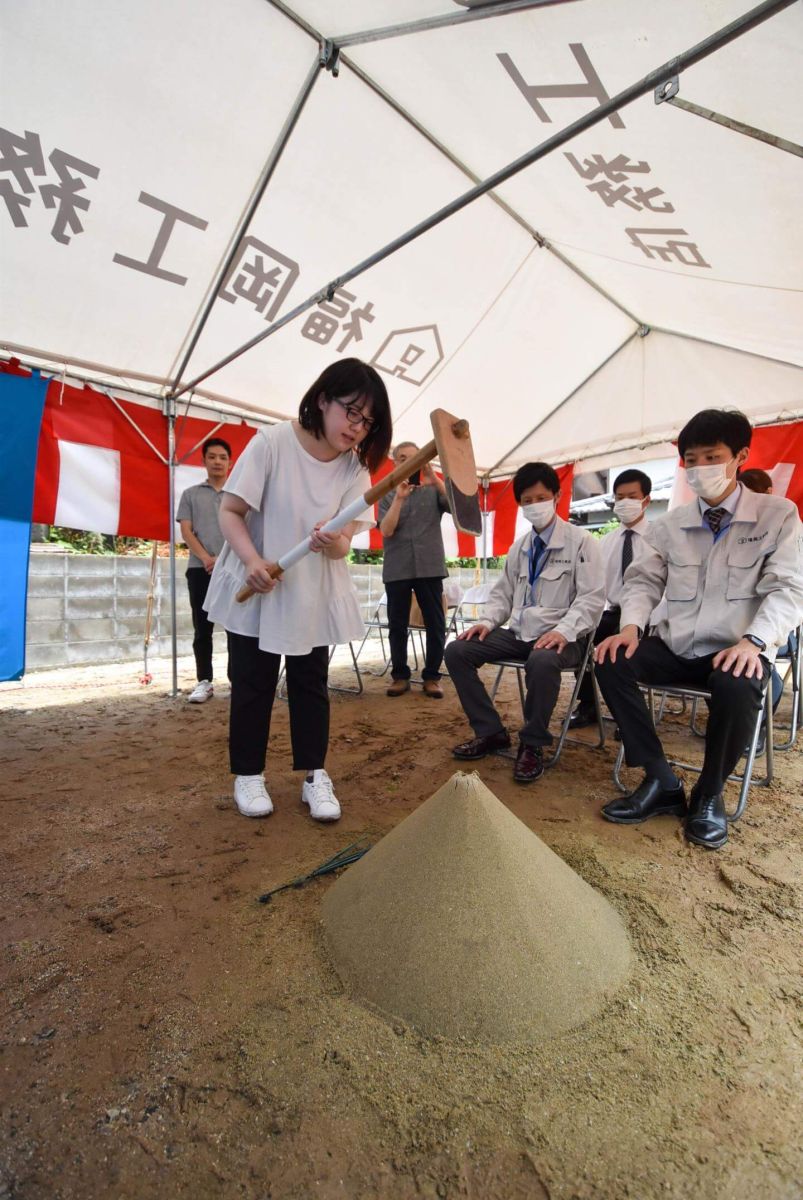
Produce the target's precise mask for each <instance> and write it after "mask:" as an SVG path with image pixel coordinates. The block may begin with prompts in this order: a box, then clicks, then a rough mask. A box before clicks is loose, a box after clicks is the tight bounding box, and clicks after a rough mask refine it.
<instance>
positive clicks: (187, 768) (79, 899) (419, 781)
mask: <svg viewBox="0 0 803 1200" xmlns="http://www.w3.org/2000/svg"><path fill="white" fill-rule="evenodd" d="M188 667H189V664H188V663H187V662H186V661H183V662H182V675H181V684H182V686H183V687H185V688H187V687H189V686H190V685H191V682H192V680H191V676H190V673H189V670H188ZM220 674H221V675H222V674H223V672H220ZM137 675H138V671H137V670H136V669H135V667H133V666H131V665H126V666H119V667H115V668H103V669H96V670H92V671H89V670H86V671H69V672H67V671H59V672H53V673H51V674H39V675H33V676H30V677H29V678H28V679H27V680H26V681H25V683H24V685H4V686H3V687H2V688H0V721H2V750H1V751H0V757H1V758H2V768H3V769H2V783H0V795H1V796H2V800H3V807H2V813H3V843H2V852H3V860H4V865H3V869H2V874H1V876H0V897H1V899H2V906H1V907H0V920H1V921H2V930H3V940H2V944H3V949H2V967H1V968H0V978H1V979H2V995H3V1000H2V1013H3V1016H2V1028H1V1030H0V1038H1V1041H0V1048H1V1050H2V1053H1V1055H0V1079H1V1080H2V1122H1V1123H0V1197H2V1200H11V1198H12V1197H17V1198H20V1200H21V1198H25V1200H44V1198H47V1200H55V1198H59V1197H63V1198H65V1200H66V1198H70V1200H72V1198H76V1200H77V1198H79V1197H80V1198H81V1200H90V1198H96V1197H98V1198H99V1197H104V1198H105V1197H110V1198H111V1197H114V1198H115V1200H129V1198H137V1200H139V1198H143V1200H149V1198H151V1197H171V1198H172V1197H193V1198H194V1200H197V1198H205V1197H216V1198H217V1197H222V1198H224V1200H229V1198H234V1197H248V1198H253V1200H267V1198H268V1197H270V1198H273V1200H285V1198H287V1200H291V1198H292V1200H295V1198H298V1200H307V1198H312V1197H324V1198H330V1197H331V1198H336V1197H359V1198H360V1200H362V1198H363V1197H364V1198H367V1200H374V1198H379V1197H382V1198H383V1200H407V1198H410V1200H412V1198H414V1197H431V1198H435V1197H474V1198H476V1200H519V1198H521V1200H610V1198H615V1200H618V1198H619V1197H630V1198H634V1200H654V1198H658V1197H660V1198H662V1200H663V1198H664V1197H694V1198H695V1200H713V1198H715V1197H716V1198H722V1200H726V1198H727V1200H741V1198H744V1200H755V1198H760V1200H786V1198H789V1200H791V1198H792V1197H797V1196H799V1195H800V1190H801V1177H802V1176H803V1162H802V1161H801V1153H800V1149H799V1144H798V1142H797V1134H799V1130H800V1128H801V1127H803V1121H801V1111H800V1105H799V1102H798V1097H797V1094H796V1077H797V1078H798V1079H799V1070H800V1046H801V1025H800V998H801V982H800V974H799V962H800V907H799V906H800V897H801V865H800V864H801V859H800V854H799V839H800V817H801V807H802V805H801V791H802V790H803V788H802V787H801V785H802V784H803V753H802V752H801V749H800V745H801V742H803V739H801V740H800V741H799V744H798V748H797V749H796V750H794V751H792V752H789V753H786V754H784V755H779V756H778V759H777V781H776V783H775V784H774V785H773V786H772V787H771V788H769V789H761V788H759V789H757V790H755V791H754V792H753V794H752V798H751V800H750V803H749V806H748V809H747V812H746V814H745V817H744V818H743V820H742V821H741V822H740V823H739V824H738V825H737V826H736V827H734V828H733V831H732V834H731V838H730V841H729V843H728V845H727V846H726V847H725V849H724V850H723V851H721V852H719V853H713V854H711V853H707V852H705V851H703V850H700V849H696V848H691V847H690V846H688V845H687V844H686V843H685V842H684V841H683V839H682V836H681V835H680V832H679V825H678V823H677V822H676V821H674V820H672V819H670V818H659V819H657V820H655V821H652V822H650V823H648V824H647V825H644V826H641V827H638V828H623V827H619V826H613V825H609V824H607V823H605V822H604V821H602V820H601V819H600V818H599V815H598V810H599V807H600V804H601V803H602V802H604V800H605V799H606V798H609V797H610V796H611V794H612V785H611V779H610V769H611V763H612V761H613V754H614V750H613V748H610V749H609V748H606V749H605V750H604V751H592V750H590V749H584V748H576V747H570V748H569V749H567V751H566V753H565V757H564V759H563V761H562V763H561V764H560V765H559V767H558V768H557V769H556V770H554V771H552V772H548V773H547V775H546V777H545V778H544V779H542V780H541V781H540V782H539V783H538V784H536V785H535V786H532V787H529V788H522V787H519V786H517V785H516V784H514V783H513V781H512V779H511V764H510V762H509V761H507V760H505V759H502V758H494V759H490V760H485V761H484V762H483V763H481V764H480V765H479V771H480V774H481V777H482V778H483V780H484V781H485V782H486V784H487V785H488V786H489V787H490V788H491V790H492V791H493V792H494V793H495V794H496V795H497V796H498V797H499V799H500V800H501V801H502V802H503V803H505V804H506V805H508V806H509V807H510V809H511V810H512V811H513V812H514V813H515V814H516V815H517V816H518V817H520V818H521V819H522V820H523V821H524V822H525V823H526V824H527V825H528V826H529V827H530V828H531V829H533V830H534V831H535V832H536V833H537V834H538V835H539V836H540V837H542V838H543V839H544V841H546V842H547V844H548V845H549V846H550V847H552V848H553V849H554V850H555V851H556V852H557V853H558V854H560V855H561V856H562V857H563V858H564V859H565V860H566V861H567V862H568V863H569V864H570V865H571V866H572V867H573V868H574V869H575V870H576V871H577V872H578V873H579V874H580V875H581V876H582V877H583V878H584V879H586V880H587V881H588V882H589V883H591V884H592V885H593V886H594V887H596V888H598V889H599V890H600V891H602V892H603V893H604V894H605V895H606V896H607V897H608V898H609V900H610V901H611V902H612V903H613V904H614V905H615V906H616V908H617V909H618V910H619V912H620V913H621V914H622V916H623V917H624V919H625V921H626V924H627V926H628V929H629V931H630V935H631V938H632V941H633V945H634V948H635V951H636V954H635V958H636V968H635V971H634V974H633V975H632V977H631V979H630V981H629V983H628V984H627V986H626V987H625V989H624V991H623V992H622V993H621V994H620V995H619V997H618V998H617V999H616V1000H615V1001H614V1003H613V1004H612V1005H611V1006H609V1007H608V1008H607V1009H606V1011H605V1012H603V1013H602V1014H600V1015H599V1016H598V1017H597V1018H595V1019H594V1020H592V1021H591V1022H589V1023H588V1024H586V1025H585V1026H583V1027H582V1028H581V1029H579V1030H575V1031H573V1032H571V1033H569V1034H566V1035H564V1036H561V1037H558V1038H555V1039H553V1040H550V1041H546V1042H544V1043H543V1044H540V1045H534V1046H532V1045H530V1046H505V1047H489V1046H482V1045H477V1044H474V1043H472V1042H470V1041H466V1040H464V1041H460V1040H458V1041H447V1040H444V1039H439V1038H427V1037H423V1036H422V1035H421V1034H419V1033H418V1032H416V1030H415V1029H413V1028H410V1027H408V1026H406V1025H405V1024H404V1023H402V1022H399V1021H398V1020H388V1019H386V1018H385V1017H383V1016H381V1015H379V1014H377V1013H374V1012H370V1011H368V1010H366V1009H365V1008H363V1007H361V1006H360V1005H359V1004H357V1003H355V1002H354V1001H352V1000H351V999H350V998H349V997H348V996H347V995H345V994H344V992H343V989H342V987H341V985H340V983H339V981H338V979H337V977H336V975H335V974H334V972H333V970H332V968H331V966H330V965H329V963H328V962H327V960H326V957H325V955H324V952H323V949H322V943H321V937H320V926H319V912H320V903H321V898H322V896H323V895H324V894H325V890H326V889H327V888H328V887H330V886H331V883H332V879H331V877H329V878H328V879H324V880H318V881H316V882H314V883H312V884H310V885H308V886H307V887H306V888H304V889H302V890H291V891H287V892H284V893H282V894H281V895H280V896H277V897H276V898H275V899H274V900H273V901H272V902H271V903H270V904H269V905H266V906H263V905H259V904H258V903H257V896H258V895H259V894H260V893H261V892H263V891H265V890H266V889H267V888H270V887H274V886H276V885H278V884H280V883H283V882H285V881H287V880H289V879H290V878H292V877H293V876H295V875H297V874H299V873H301V872H303V871H307V870H309V869H311V868H312V867H314V866H316V865H318V864H319V863H321V862H323V861H324V860H325V859H327V858H329V857H330V856H331V855H332V854H334V853H335V852H336V851H338V850H340V849H341V848H343V847H344V846H346V845H347V844H349V843H351V842H353V841H354V840H355V839H357V838H358V837H361V836H363V835H367V837H368V838H369V839H370V840H371V841H375V840H377V839H378V838H380V837H381V836H382V835H383V834H384V833H385V832H386V831H387V830H389V829H390V828H392V827H393V826H394V825H395V824H396V823H397V822H399V821H400V820H402V819H403V818H404V817H405V816H406V815H407V814H408V813H409V812H411V811H412V810H413V809H414V808H415V807H416V806H417V805H418V804H420V803H421V802H422V801H423V800H424V799H426V798H427V797H428V796H429V795H431V793H432V792H433V791H434V790H435V789H436V788H437V787H439V786H440V785H441V784H442V783H443V782H444V781H445V780H446V779H447V778H448V777H449V776H450V775H451V773H452V772H453V769H454V767H455V765H456V764H455V763H454V760H453V759H452V758H451V757H450V754H449V747H450V746H451V744H453V743H454V742H455V741H457V740H460V739H461V738H462V737H463V736H465V735H466V726H465V725H464V722H463V718H462V715H461V712H460V709H459V706H458V703H457V701H456V698H455V695H454V692H453V690H452V689H451V688H450V686H449V684H448V682H447V684H446V699H445V700H444V701H442V702H433V701H431V700H428V699H426V698H424V697H423V695H422V694H421V692H420V690H414V691H413V692H412V693H410V694H408V695H406V696H404V697H402V698H400V699H389V698H387V697H385V695H384V684H385V681H384V680H380V679H369V682H368V685H367V692H366V694H365V695H363V696H362V697H359V698H353V697H347V696H339V697H337V698H336V699H335V700H334V703H333V711H332V717H333V720H332V742H331V752H330V759H329V762H328V764H327V765H328V767H329V770H330V773H331V774H332V776H333V778H334V779H335V781H336V784H337V790H338V793H339V795H340V798H341V802H342V804H343V808H344V815H343V819H342V820H341V821H340V823H339V824H337V825H334V826H319V825H315V824H314V823H313V822H311V821H310V819H309V817H308V815H307V814H306V810H304V809H302V807H301V805H300V803H299V797H298V792H299V787H300V783H299V780H298V777H296V776H294V775H292V773H291V772H290V770H289V736H288V724H287V712H286V709H285V707H284V706H283V705H279V706H277V709H276V715H275V722H274V735H273V740H272V759H271V764H270V766H269V776H268V780H269V785H270V789H271V792H272V794H273V797H274V802H275V805H276V812H275V814H274V815H273V816H272V817H270V818H269V819H268V820H264V821H253V820H251V821H249V820H247V819H245V818H243V817H240V816H239V815H238V814H237V812H236V810H235V809H234V807H233V804H232V802H231V800H230V780H229V776H228V774H227V766H226V722H227V703H226V690H225V688H223V689H219V692H218V695H217V696H216V697H215V699H214V700H213V701H212V702H210V703H209V704H207V705H204V706H188V705H187V704H186V699H185V698H184V697H179V698H178V699H175V700H173V699H171V698H170V697H169V695H168V694H167V671H166V666H165V664H163V663H157V664H156V669H155V675H156V680H155V682H154V683H153V684H152V685H151V686H150V687H149V688H147V689H146V688H144V687H141V686H140V685H139V684H138V682H137ZM344 678H345V677H344ZM502 696H503V699H502V705H501V706H502V708H503V710H504V711H505V712H506V713H507V714H508V716H509V718H510V721H511V724H513V725H514V727H515V721H516V714H517V699H516V695H515V685H514V684H513V683H512V681H511V682H508V683H507V684H506V685H505V688H504V689H503V692H502ZM565 699H566V697H565V696H564V697H563V701H562V702H563V703H565ZM785 706H786V701H784V706H783V707H782V709H781V713H780V719H781V720H783V717H784V710H785ZM668 728H671V729H672V733H671V741H670V745H671V746H673V747H677V746H680V745H683V746H685V748H686V753H687V754H696V753H699V743H696V744H691V743H692V739H691V738H690V735H689V733H688V731H687V729H686V727H685V724H682V723H681V722H680V720H679V719H677V720H675V721H674V722H670V723H669V725H668ZM611 747H613V743H611ZM731 799H733V797H731ZM466 869H467V870H471V864H467V865H466ZM504 917H505V914H503V913H500V921H501V920H503V919H504Z"/></svg>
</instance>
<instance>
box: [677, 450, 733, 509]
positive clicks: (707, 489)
mask: <svg viewBox="0 0 803 1200" xmlns="http://www.w3.org/2000/svg"><path fill="white" fill-rule="evenodd" d="M732 462H736V459H735V458H731V459H729V460H728V462H726V463H711V465H710V466H707V467H687V468H686V482H687V483H688V485H689V487H690V488H691V490H692V491H693V492H694V494H695V496H702V498H703V499H704V500H705V499H710V500H716V499H717V497H718V496H721V495H722V493H723V492H724V491H727V489H728V487H729V485H730V483H731V481H732V477H731V475H730V474H729V473H728V467H729V466H730V464H731V463H732Z"/></svg>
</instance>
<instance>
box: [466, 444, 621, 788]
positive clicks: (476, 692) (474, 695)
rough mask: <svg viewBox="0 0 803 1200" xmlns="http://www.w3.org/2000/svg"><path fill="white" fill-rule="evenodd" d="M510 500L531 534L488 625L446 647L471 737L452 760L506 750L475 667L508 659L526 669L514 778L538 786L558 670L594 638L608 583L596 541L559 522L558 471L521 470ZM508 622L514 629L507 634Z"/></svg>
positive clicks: (513, 560) (514, 550) (510, 567)
mask: <svg viewBox="0 0 803 1200" xmlns="http://www.w3.org/2000/svg"><path fill="white" fill-rule="evenodd" d="M513 494H514V496H515V497H516V501H517V502H518V503H519V504H520V505H521V511H522V513H523V515H524V516H525V517H526V519H527V520H528V521H529V522H530V524H531V525H532V527H533V528H532V531H531V532H528V533H526V534H525V535H524V536H523V537H520V538H519V539H518V541H516V542H514V543H513V545H512V546H511V548H510V552H509V553H508V556H507V562H506V563H505V570H504V573H503V574H502V578H501V579H499V580H498V582H497V583H496V585H495V586H494V589H493V591H492V592H491V597H490V600H489V602H488V604H487V605H486V607H485V610H484V613H485V615H484V616H483V619H482V620H481V621H479V622H478V623H477V624H476V625H472V626H471V627H470V628H469V629H466V630H465V631H464V632H463V633H461V634H460V636H459V638H458V639H457V641H454V642H451V643H450V644H449V645H448V646H447V647H446V665H447V667H448V669H449V674H450V675H451V677H452V682H453V683H454V685H455V688H456V689H457V694H458V696H459V697H460V702H461V704H462V705H463V709H464V710H465V713H466V716H467V717H468V720H469V724H470V725H471V728H472V729H473V730H474V734H475V736H474V737H473V738H470V739H469V740H468V741H467V742H461V744H460V745H459V746H455V748H454V750H453V751H452V753H453V754H454V756H455V758H462V759H475V758H483V757H484V756H485V755H486V754H490V753H492V752H493V751H494V750H503V749H506V748H507V747H508V746H509V745H510V735H509V733H508V731H507V729H506V728H505V726H504V725H503V724H502V721H501V719H500V717H499V714H498V712H497V711H496V709H495V708H494V706H493V703H492V702H491V699H490V697H489V695H488V693H487V691H486V690H485V687H484V685H483V683H482V681H481V680H480V677H479V673H478V672H479V668H480V667H481V666H482V665H483V664H484V663H492V662H499V661H500V660H501V659H507V658H515V659H520V660H521V661H522V662H524V663H525V664H526V666H525V671H524V674H525V680H526V685H527V687H526V697H525V703H524V724H523V725H522V727H521V730H520V731H519V749H518V755H517V757H516V766H515V768H514V772H513V778H514V779H515V780H517V782H519V783H532V782H533V780H535V779H538V778H539V777H540V776H541V775H542V774H543V772H544V763H543V748H544V746H549V745H550V744H551V742H552V735H551V733H550V732H549V720H550V717H551V716H552V710H553V709H554V707H555V703H556V701H557V698H558V693H559V691H560V675H561V671H564V670H567V669H571V668H572V667H576V666H578V665H579V663H580V660H581V658H582V656H583V646H582V639H584V638H585V637H586V635H589V634H592V633H593V632H594V629H595V628H596V625H597V622H598V621H599V618H600V616H601V614H602V608H603V605H604V603H605V582H604V578H603V570H602V559H601V556H600V551H599V546H598V545H597V542H596V540H595V539H594V538H593V537H592V536H591V535H590V534H589V533H585V532H584V531H583V530H581V529H578V528H577V527H576V526H574V525H569V524H567V522H566V521H563V520H561V518H560V517H559V516H557V514H556V511H555V506H556V504H557V501H558V497H559V496H560V482H559V480H558V476H557V473H556V472H555V471H554V470H553V468H552V467H550V466H548V465H547V463H527V464H526V465H525V466H523V467H521V469H520V470H519V471H517V472H516V475H515V477H514V479H513ZM508 620H509V622H510V625H509V628H507V629H502V628H501V626H502V625H504V624H505V622H506V621H508Z"/></svg>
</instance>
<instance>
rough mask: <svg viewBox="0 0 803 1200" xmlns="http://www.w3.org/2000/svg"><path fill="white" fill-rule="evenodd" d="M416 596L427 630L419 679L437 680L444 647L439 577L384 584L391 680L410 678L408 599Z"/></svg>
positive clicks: (441, 582)
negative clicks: (425, 650)
mask: <svg viewBox="0 0 803 1200" xmlns="http://www.w3.org/2000/svg"><path fill="white" fill-rule="evenodd" d="M413 592H415V598H416V600H417V601H418V606H419V608H420V609H421V616H422V617H423V618H424V626H425V628H426V631H427V653H426V658H425V661H424V669H423V671H422V672H421V677H422V679H440V672H441V663H442V662H443V648H444V646H445V645H446V617H445V616H444V613H443V580H442V579H434V578H427V579H394V580H391V581H390V582H389V583H386V584H385V595H386V597H387V601H388V641H389V642H390V671H391V675H392V676H393V678H394V679H409V678H410V668H409V667H408V665H407V627H408V625H409V622H410V602H411V600H412V597H413Z"/></svg>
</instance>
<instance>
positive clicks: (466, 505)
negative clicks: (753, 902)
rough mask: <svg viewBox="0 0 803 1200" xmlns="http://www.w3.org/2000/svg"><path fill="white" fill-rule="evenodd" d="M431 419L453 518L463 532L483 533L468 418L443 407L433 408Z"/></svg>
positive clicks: (477, 534) (476, 535)
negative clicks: (456, 415) (458, 416)
mask: <svg viewBox="0 0 803 1200" xmlns="http://www.w3.org/2000/svg"><path fill="white" fill-rule="evenodd" d="M430 420H431V422H432V432H433V433H434V434H435V445H436V446H437V448H438V460H439V461H440V465H441V473H442V474H443V482H444V484H445V486H446V496H447V499H448V501H449V508H450V510H451V513H452V520H453V521H454V523H455V526H456V528H457V529H459V530H461V531H462V532H463V533H470V534H473V535H474V537H480V535H481V534H482V513H481V511H480V501H479V492H478V486H477V467H476V464H475V462H474V449H473V447H472V445H471V434H470V432H469V427H468V421H461V420H458V418H457V417H453V416H452V414H451V413H448V412H446V410H445V409H443V408H436V409H434V410H433V412H432V413H430Z"/></svg>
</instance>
